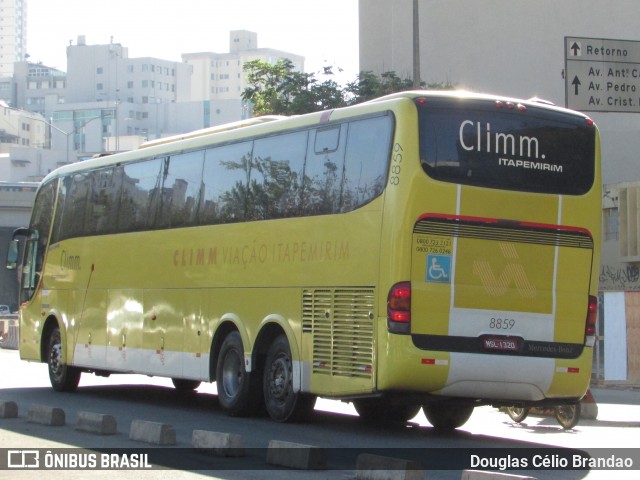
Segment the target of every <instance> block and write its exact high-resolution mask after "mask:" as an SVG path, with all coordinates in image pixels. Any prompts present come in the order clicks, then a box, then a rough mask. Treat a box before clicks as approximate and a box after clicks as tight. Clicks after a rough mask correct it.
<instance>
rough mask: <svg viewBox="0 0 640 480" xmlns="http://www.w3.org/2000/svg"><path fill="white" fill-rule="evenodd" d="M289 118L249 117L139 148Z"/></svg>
mask: <svg viewBox="0 0 640 480" xmlns="http://www.w3.org/2000/svg"><path fill="white" fill-rule="evenodd" d="M285 118H288V117H286V116H283V115H265V116H262V117H255V118H248V119H246V120H240V121H237V122H231V123H224V124H222V125H216V126H214V127H209V128H203V129H200V130H195V131H193V132H188V133H181V134H178V135H173V136H170V137H163V138H158V139H155V140H150V141H148V142H144V143H143V144H142V145H140V146H139V147H138V148H148V147H154V146H156V145H163V144H165V143H171V142H177V141H179V140H187V139H189V138H196V137H203V136H205V135H211V134H212V133H219V132H228V131H230V130H236V129H238V128H244V127H250V126H252V125H260V124H261V123H266V122H273V121H274V120H283V119H285Z"/></svg>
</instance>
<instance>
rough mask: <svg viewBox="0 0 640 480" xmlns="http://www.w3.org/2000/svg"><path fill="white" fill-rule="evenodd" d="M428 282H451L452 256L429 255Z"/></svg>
mask: <svg viewBox="0 0 640 480" xmlns="http://www.w3.org/2000/svg"><path fill="white" fill-rule="evenodd" d="M426 280H427V282H433V283H449V282H450V281H451V255H433V254H430V255H427V278H426Z"/></svg>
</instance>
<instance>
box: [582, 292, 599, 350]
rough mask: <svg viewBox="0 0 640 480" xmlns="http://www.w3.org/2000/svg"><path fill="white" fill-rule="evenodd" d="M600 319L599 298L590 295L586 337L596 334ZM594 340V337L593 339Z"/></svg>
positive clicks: (585, 330)
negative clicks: (597, 323)
mask: <svg viewBox="0 0 640 480" xmlns="http://www.w3.org/2000/svg"><path fill="white" fill-rule="evenodd" d="M597 321H598V298H597V297H594V296H593V295H589V307H588V308H587V321H586V325H585V328H584V334H585V337H593V336H594V335H595V334H596V322H597ZM591 341H593V339H592V340H591Z"/></svg>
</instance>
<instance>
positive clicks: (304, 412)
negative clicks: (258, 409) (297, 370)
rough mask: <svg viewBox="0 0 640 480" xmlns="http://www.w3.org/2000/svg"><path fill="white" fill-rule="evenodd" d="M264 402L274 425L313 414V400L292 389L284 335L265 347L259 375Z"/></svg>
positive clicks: (288, 350) (288, 355)
mask: <svg viewBox="0 0 640 480" xmlns="http://www.w3.org/2000/svg"><path fill="white" fill-rule="evenodd" d="M262 388H263V391H264V403H265V407H266V409H267V413H268V414H269V416H270V417H271V418H272V419H273V420H275V421H276V422H295V421H301V420H305V419H306V418H308V417H309V415H310V414H311V412H312V411H313V407H314V406H315V404H316V397H315V396H314V395H308V394H304V393H301V392H295V391H294V390H293V361H292V359H291V348H290V347H289V341H288V340H287V337H286V335H279V336H278V337H276V339H275V340H274V341H273V343H272V344H271V346H270V347H269V351H268V353H267V360H266V363H265V366H264V376H263V386H262Z"/></svg>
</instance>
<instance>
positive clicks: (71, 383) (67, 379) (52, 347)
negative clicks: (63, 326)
mask: <svg viewBox="0 0 640 480" xmlns="http://www.w3.org/2000/svg"><path fill="white" fill-rule="evenodd" d="M47 365H48V366H49V381H50V382H51V386H52V387H53V389H54V390H55V391H56V392H75V391H76V390H77V388H78V384H79V383H80V375H81V373H82V372H81V371H80V370H79V369H77V368H75V367H70V366H69V365H65V364H64V363H63V361H62V336H61V335H60V329H59V328H58V327H56V328H54V329H53V330H52V331H51V335H50V336H49V346H48V348H47Z"/></svg>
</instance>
